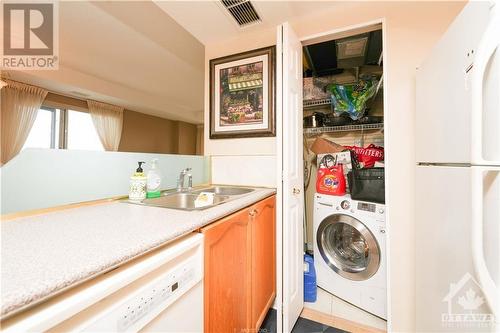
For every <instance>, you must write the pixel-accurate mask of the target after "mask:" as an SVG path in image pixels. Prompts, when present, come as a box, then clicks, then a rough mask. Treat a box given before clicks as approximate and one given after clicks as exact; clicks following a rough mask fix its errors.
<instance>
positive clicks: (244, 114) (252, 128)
mask: <svg viewBox="0 0 500 333" xmlns="http://www.w3.org/2000/svg"><path fill="white" fill-rule="evenodd" d="M275 53H276V47H275V46H270V47H265V48H262V49H258V50H253V51H249V52H244V53H239V54H233V55H230V56H226V57H222V58H217V59H212V60H210V139H227V138H248V137H264V136H275V135H276V132H275V105H274V102H275V101H274V100H275V97H274V91H275V79H274V77H275Z"/></svg>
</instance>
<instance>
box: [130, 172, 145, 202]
mask: <svg viewBox="0 0 500 333" xmlns="http://www.w3.org/2000/svg"><path fill="white" fill-rule="evenodd" d="M137 163H138V164H139V167H138V168H137V169H136V170H135V173H134V174H133V175H132V177H130V191H129V193H128V198H129V200H131V201H141V200H144V199H146V181H147V178H146V176H145V175H144V170H142V165H143V164H144V163H145V162H137Z"/></svg>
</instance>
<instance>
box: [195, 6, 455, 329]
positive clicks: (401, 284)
mask: <svg viewBox="0 0 500 333" xmlns="http://www.w3.org/2000/svg"><path fill="white" fill-rule="evenodd" d="M464 4H465V3H464V2H403V1H399V2H379V1H374V2H350V3H346V2H339V3H338V6H336V7H333V9H332V10H329V11H322V12H318V13H317V15H315V16H314V17H309V18H308V19H307V20H291V22H290V23H291V25H292V27H293V28H294V29H295V31H296V32H297V34H298V35H299V36H300V37H305V36H309V35H313V34H317V33H321V32H324V31H328V30H333V29H340V28H342V27H345V26H350V25H356V24H360V23H363V22H370V21H373V20H377V19H381V18H382V19H385V24H386V25H385V28H386V30H385V34H386V42H387V44H386V54H387V58H386V59H384V66H385V68H386V70H387V76H386V77H385V80H386V86H385V87H386V88H387V89H386V90H385V93H386V94H387V100H386V101H387V104H386V105H385V106H386V118H385V122H386V131H385V137H386V143H385V147H386V149H387V154H386V164H387V165H388V170H387V172H388V177H387V184H386V189H387V196H386V198H387V204H388V205H389V206H390V208H389V209H388V212H387V214H388V220H389V221H390V223H391V225H390V239H391V241H390V244H389V251H390V253H389V255H390V264H391V266H390V269H389V279H390V287H391V295H390V297H391V298H390V300H389V303H390V304H389V307H390V309H391V312H392V330H393V331H397V332H411V331H414V330H415V277H414V276H415V236H414V232H415V226H414V223H415V216H414V215H415V174H414V173H415V142H414V132H415V131H414V119H415V68H416V67H417V66H418V65H419V64H420V63H421V62H422V60H423V59H424V58H425V56H426V54H428V53H429V50H430V48H431V47H432V45H434V44H435V43H436V42H437V41H438V39H439V37H440V36H441V35H442V34H443V33H444V31H445V30H446V28H447V26H448V25H449V24H450V23H451V21H452V20H453V18H454V17H455V16H456V15H457V14H458V12H459V11H460V10H461V9H462V7H463V6H464ZM275 38H276V31H275V29H272V30H271V29H270V30H267V31H264V32H262V31H261V32H258V33H253V34H246V35H243V34H242V35H240V36H239V38H237V39H234V40H227V41H224V42H221V43H217V44H213V45H206V47H205V66H206V67H205V124H209V118H208V110H209V105H208V97H209V93H208V91H209V90H208V82H209V80H208V75H209V68H208V60H209V59H211V58H215V57H219V56H223V55H228V54H232V53H236V52H241V51H246V50H250V49H254V48H257V47H263V46H267V45H272V44H275ZM275 149H276V148H275V139H273V138H265V139H240V140H209V138H208V126H206V127H205V154H207V155H223V154H229V155H239V154H242V153H245V154H252V155H255V154H275V153H276V150H275Z"/></svg>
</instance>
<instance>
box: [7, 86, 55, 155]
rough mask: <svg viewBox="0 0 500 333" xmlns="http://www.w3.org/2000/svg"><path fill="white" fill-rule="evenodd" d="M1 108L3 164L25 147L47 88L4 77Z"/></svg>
mask: <svg viewBox="0 0 500 333" xmlns="http://www.w3.org/2000/svg"><path fill="white" fill-rule="evenodd" d="M2 81H4V82H5V83H7V85H6V86H4V87H2V88H1V89H2V92H1V94H2V103H1V105H2V109H1V111H0V112H1V121H2V123H1V130H2V134H1V139H2V142H1V147H2V153H1V162H2V165H3V164H5V163H7V162H8V161H9V160H10V159H12V158H13V157H14V156H16V155H17V154H18V153H19V152H20V151H21V149H22V148H23V145H24V143H25V142H26V139H27V138H28V135H29V133H30V130H31V128H32V127H33V123H34V122H35V119H36V115H37V113H38V109H39V108H40V106H41V105H42V103H43V101H44V99H45V96H47V90H44V89H42V88H39V87H35V86H30V85H27V84H24V83H20V82H16V81H10V80H6V79H2Z"/></svg>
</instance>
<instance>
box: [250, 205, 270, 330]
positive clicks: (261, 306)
mask: <svg viewBox="0 0 500 333" xmlns="http://www.w3.org/2000/svg"><path fill="white" fill-rule="evenodd" d="M249 214H250V219H251V229H252V328H253V329H255V330H256V332H257V331H258V330H259V328H260V325H261V324H262V321H263V320H264V318H265V316H266V313H267V310H268V309H269V308H270V307H271V305H272V303H273V301H274V298H275V296H276V197H275V196H272V197H269V198H267V199H264V200H262V201H260V202H259V203H257V204H255V205H253V206H252V207H250V212H249Z"/></svg>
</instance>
